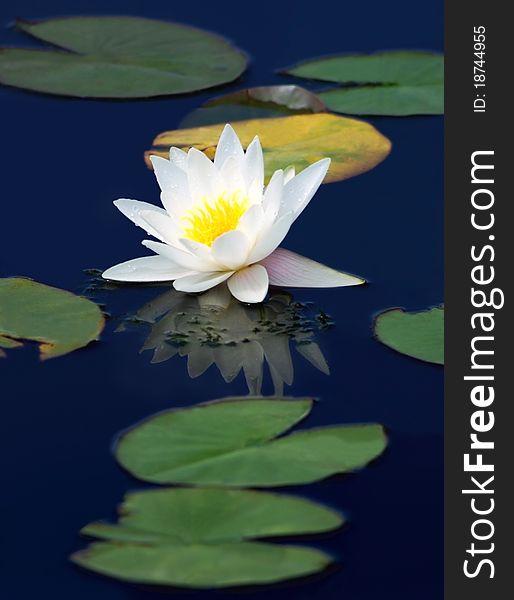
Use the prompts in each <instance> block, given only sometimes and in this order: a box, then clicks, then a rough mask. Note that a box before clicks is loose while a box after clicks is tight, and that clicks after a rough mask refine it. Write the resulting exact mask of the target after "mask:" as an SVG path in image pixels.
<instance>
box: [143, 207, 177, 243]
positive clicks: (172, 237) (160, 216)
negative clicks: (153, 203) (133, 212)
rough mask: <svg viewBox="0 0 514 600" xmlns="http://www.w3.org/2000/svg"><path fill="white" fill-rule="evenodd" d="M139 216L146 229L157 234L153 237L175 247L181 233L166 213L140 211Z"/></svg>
mask: <svg viewBox="0 0 514 600" xmlns="http://www.w3.org/2000/svg"><path fill="white" fill-rule="evenodd" d="M139 214H140V217H141V219H142V221H143V222H144V223H147V227H146V229H147V230H148V229H149V228H150V229H153V230H154V231H156V232H157V233H158V234H159V235H158V236H155V237H157V239H159V240H162V241H164V242H166V243H168V244H172V245H174V246H176V245H177V240H178V238H179V237H180V236H181V235H183V232H182V230H181V229H180V227H179V226H178V225H177V224H176V223H175V222H174V221H173V219H171V218H170V216H169V215H168V214H167V213H165V212H157V211H155V210H142V211H141V212H140V213H139Z"/></svg>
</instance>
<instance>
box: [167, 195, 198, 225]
mask: <svg viewBox="0 0 514 600" xmlns="http://www.w3.org/2000/svg"><path fill="white" fill-rule="evenodd" d="M161 203H162V205H163V206H164V208H165V209H166V212H167V213H168V214H169V215H170V217H173V218H174V219H175V220H176V221H179V220H180V219H181V218H182V217H183V216H184V214H185V212H186V211H188V210H189V209H190V208H191V207H192V205H193V203H192V202H191V197H190V196H189V192H188V195H187V196H183V195H182V194H181V193H178V192H177V191H174V192H172V191H169V190H164V191H163V192H161Z"/></svg>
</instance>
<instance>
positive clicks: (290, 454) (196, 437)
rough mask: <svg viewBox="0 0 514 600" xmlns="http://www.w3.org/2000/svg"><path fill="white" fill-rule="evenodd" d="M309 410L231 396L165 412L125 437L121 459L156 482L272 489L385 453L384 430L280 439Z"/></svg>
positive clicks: (357, 428) (348, 429)
mask: <svg viewBox="0 0 514 600" xmlns="http://www.w3.org/2000/svg"><path fill="white" fill-rule="evenodd" d="M310 406H311V402H310V401H309V400H285V399H277V398H275V399H230V400H225V401H217V402H212V403H207V404H202V405H198V406H195V407H191V408H185V409H178V410H171V411H167V412H164V413H161V414H159V415H157V416H155V417H152V418H150V419H148V420H147V421H145V422H143V423H142V424H141V425H139V426H136V427H135V428H134V429H132V430H130V431H128V432H127V433H125V434H124V435H123V436H122V437H121V439H120V440H119V442H118V444H117V447H116V457H117V459H118V461H119V462H120V464H121V465H122V466H123V467H125V468H126V469H127V470H128V471H129V472H130V473H131V474H132V475H134V476H135V477H138V478H139V479H143V480H146V481H152V482H156V483H189V484H196V485H202V484H203V485H219V486H232V487H238V486H255V487H270V486H278V485H292V484H299V483H308V482H311V481H316V480H319V479H323V478H325V477H328V476H330V475H333V474H335V473H344V472H347V471H352V470H354V469H357V468H359V467H362V466H364V465H366V464H367V463H368V462H369V461H370V460H372V459H373V458H375V457H376V456H378V455H379V454H380V453H381V452H382V451H383V450H384V448H385V445H386V437H385V434H384V431H383V428H382V427H381V426H380V425H353V426H352V425H345V426H343V425H341V426H333V427H324V428H318V429H310V430H304V431H299V432H296V433H293V434H291V435H288V436H285V437H280V438H278V439H276V436H277V435H279V434H281V433H284V432H285V431H286V430H287V429H288V428H289V427H291V426H292V425H294V424H295V423H296V422H297V421H298V420H300V419H301V418H302V417H303V416H305V415H306V414H307V413H308V412H309V409H310Z"/></svg>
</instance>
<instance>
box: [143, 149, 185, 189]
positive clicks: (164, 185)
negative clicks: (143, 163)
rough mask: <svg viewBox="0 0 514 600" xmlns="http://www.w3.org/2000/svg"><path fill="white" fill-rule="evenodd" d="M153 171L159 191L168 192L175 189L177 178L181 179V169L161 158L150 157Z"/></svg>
mask: <svg viewBox="0 0 514 600" xmlns="http://www.w3.org/2000/svg"><path fill="white" fill-rule="evenodd" d="M150 161H151V163H152V167H153V171H154V174H155V178H156V179H157V183H158V184H159V187H160V188H161V190H170V189H174V188H175V187H176V180H177V178H181V177H183V173H182V174H181V169H179V168H178V167H176V166H175V165H174V164H173V163H171V162H170V161H169V160H166V159H165V158H162V156H150Z"/></svg>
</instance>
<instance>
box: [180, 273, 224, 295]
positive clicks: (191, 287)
mask: <svg viewBox="0 0 514 600" xmlns="http://www.w3.org/2000/svg"><path fill="white" fill-rule="evenodd" d="M232 274H233V271H226V272H221V273H220V272H219V271H215V272H211V273H195V274H193V275H186V276H185V277H180V279H177V280H175V282H174V283H173V287H174V288H175V289H176V290H177V291H179V292H189V293H192V292H204V291H205V290H210V289H211V288H212V287H214V286H215V285H218V284H220V283H222V282H223V281H226V280H227V279H228V278H229V277H230V276H231V275H232Z"/></svg>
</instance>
